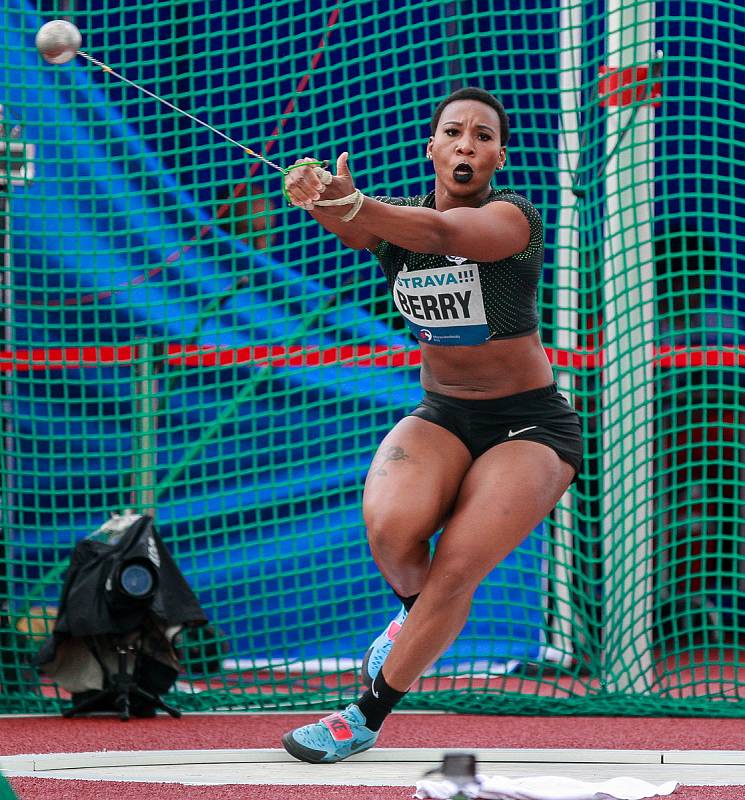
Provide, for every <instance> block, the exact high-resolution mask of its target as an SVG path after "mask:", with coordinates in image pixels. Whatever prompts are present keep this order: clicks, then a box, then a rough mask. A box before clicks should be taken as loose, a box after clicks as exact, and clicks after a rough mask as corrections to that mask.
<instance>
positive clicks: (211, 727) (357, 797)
mask: <svg viewBox="0 0 745 800" xmlns="http://www.w3.org/2000/svg"><path fill="white" fill-rule="evenodd" d="M317 718H318V715H317V714H287V715H285V714H276V715H275V714H267V715H263V714H258V715H252V714H230V715H206V714H189V715H185V716H184V717H182V718H181V719H180V720H174V719H171V718H170V717H167V716H159V717H156V718H155V719H149V720H137V719H133V720H130V721H129V722H127V723H122V722H120V721H119V720H118V719H117V718H115V717H91V718H87V719H71V720H66V719H62V718H61V717H11V718H5V719H2V720H1V721H0V730H2V736H1V737H0V754H3V755H14V754H21V753H56V752H66V753H70V752H87V751H102V750H182V749H183V750H194V749H211V748H215V749H230V748H251V747H278V746H280V745H279V737H280V736H281V734H282V733H284V732H285V731H286V730H289V729H290V728H292V727H295V726H297V725H302V724H305V723H307V722H312V721H315V720H316V719H317ZM743 742H745V720H743V719H665V718H659V719H658V718H635V717H548V718H544V717H495V716H478V715H455V714H452V715H451V714H445V715H439V714H438V715H432V714H394V715H393V716H391V717H390V718H389V719H388V721H387V722H386V725H385V728H384V729H383V733H382V734H381V737H380V740H379V745H380V746H381V747H435V748H440V747H441V748H448V747H473V748H487V747H518V748H519V747H526V748H582V749H598V748H600V749H606V748H609V749H633V750H647V749H660V750H687V749H695V750H701V749H705V750H741V749H743ZM327 768H328V767H319V769H327ZM331 769H333V767H331ZM417 778H418V776H416V775H412V785H411V787H345V786H308V787H303V786H297V787H287V786H238V785H235V786H204V787H197V786H181V785H178V784H158V783H116V784H114V783H109V784H105V783H102V782H94V781H66V780H64V781H63V780H56V779H54V780H53V779H35V778H14V779H12V781H11V783H12V785H13V787H14V788H15V790H16V792H17V793H18V796H19V798H21V800H68V798H69V800H102V798H103V799H104V800H108V798H116V800H135V799H136V800H149V799H150V798H152V800H156V798H157V800H249V798H250V800H404V798H410V797H411V796H412V793H413V788H414V783H415V781H416V780H417ZM104 787H106V788H104ZM744 798H745V786H716V787H697V786H689V787H683V788H682V789H680V790H679V791H678V792H677V793H676V794H675V800H743V799H744Z"/></svg>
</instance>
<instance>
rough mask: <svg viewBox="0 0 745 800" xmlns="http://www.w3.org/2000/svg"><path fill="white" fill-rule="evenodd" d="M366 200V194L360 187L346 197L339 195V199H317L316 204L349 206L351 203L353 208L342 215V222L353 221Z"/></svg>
mask: <svg viewBox="0 0 745 800" xmlns="http://www.w3.org/2000/svg"><path fill="white" fill-rule="evenodd" d="M364 202H365V195H364V194H362V192H361V191H360V190H359V189H355V190H354V191H353V192H352V194H348V195H347V196H346V197H339V198H338V199H337V200H316V201H315V203H314V205H316V206H348V205H350V204H351V206H352V208H351V209H350V210H349V211H348V212H347V213H346V214H345V215H344V216H343V217H341V221H342V222H351V221H352V220H353V219H354V218H355V217H356V216H357V214H358V213H359V210H360V209H361V208H362V204H363V203H364Z"/></svg>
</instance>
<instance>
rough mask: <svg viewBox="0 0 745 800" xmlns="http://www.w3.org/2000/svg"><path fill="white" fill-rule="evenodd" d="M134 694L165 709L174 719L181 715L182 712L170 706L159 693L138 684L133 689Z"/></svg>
mask: <svg viewBox="0 0 745 800" xmlns="http://www.w3.org/2000/svg"><path fill="white" fill-rule="evenodd" d="M132 694H133V695H134V696H135V697H139V698H140V700H147V701H148V702H149V703H152V705H154V706H155V707H156V708H159V709H161V711H165V712H167V713H168V714H170V715H171V716H172V717H173V718H174V719H178V718H179V717H180V716H181V712H180V711H179V710H178V709H177V708H174V707H173V706H169V705H168V704H167V703H164V702H163V701H162V700H161V699H160V697H158V696H157V695H154V694H152V693H151V692H148V691H147V689H142V688H140V687H139V686H136V687H134V688H133V689H132Z"/></svg>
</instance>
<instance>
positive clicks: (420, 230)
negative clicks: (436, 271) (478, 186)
mask: <svg viewBox="0 0 745 800" xmlns="http://www.w3.org/2000/svg"><path fill="white" fill-rule="evenodd" d="M347 158H348V154H347V153H342V155H341V156H339V159H338V160H337V174H336V176H335V177H334V179H333V180H332V182H331V183H330V184H328V185H326V186H324V185H323V184H322V183H321V181H320V179H319V178H318V176H317V175H315V174H314V173H313V170H312V168H310V167H309V168H308V169H307V170H306V169H302V170H293V171H292V172H291V173H290V174H289V175H288V176H287V179H286V184H285V185H286V186H287V189H288V192H289V194H290V197H291V198H292V202H293V203H294V204H295V205H298V206H300V207H301V208H305V209H306V210H307V211H308V212H309V213H311V214H312V215H313V217H314V219H316V220H317V221H318V222H319V223H320V224H321V225H323V226H324V227H325V228H326V230H329V231H331V232H332V233H334V234H336V235H337V236H338V237H339V238H340V239H341V240H342V242H344V244H346V245H348V246H349V247H355V248H358V249H361V248H363V247H367V248H368V249H371V250H372V249H374V247H375V246H377V244H378V242H380V241H381V240H382V239H385V240H386V241H389V242H391V243H392V244H395V245H398V246H399V247H403V248H405V249H406V250H412V251H414V252H417V253H436V254H441V255H448V254H450V255H459V256H463V257H465V258H470V259H473V260H474V261H500V260H501V259H503V258H507V257H508V256H511V255H514V254H515V253H519V252H521V251H522V250H525V248H526V247H527V246H528V244H529V242H530V223H529V222H528V220H527V218H526V217H525V215H524V214H523V213H522V211H520V209H519V208H517V207H516V206H514V205H513V204H512V203H507V202H493V203H489V204H487V205H486V206H483V207H482V208H467V207H461V208H452V209H450V210H448V211H444V212H440V211H436V210H434V209H432V208H421V207H412V206H394V205H390V204H389V203H381V202H379V201H377V200H373V199H372V198H369V197H366V198H364V201H363V202H362V205H361V207H360V209H359V211H358V212H357V214H356V216H355V217H354V219H353V220H351V221H350V222H342V221H341V217H342V216H344V215H345V214H346V213H347V212H348V211H349V209H350V208H351V205H341V206H322V207H321V208H319V207H317V206H314V205H313V204H314V203H315V202H316V201H318V200H321V199H323V200H334V199H340V198H343V197H347V196H349V195H351V194H352V193H353V192H354V191H355V188H354V181H353V179H352V175H351V173H350V172H349V167H348V166H347ZM332 220H333V222H332Z"/></svg>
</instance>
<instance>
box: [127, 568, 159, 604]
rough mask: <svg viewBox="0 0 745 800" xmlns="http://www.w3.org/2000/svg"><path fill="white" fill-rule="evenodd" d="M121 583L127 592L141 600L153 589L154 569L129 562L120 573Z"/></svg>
mask: <svg viewBox="0 0 745 800" xmlns="http://www.w3.org/2000/svg"><path fill="white" fill-rule="evenodd" d="M119 585H120V586H121V589H122V591H123V592H124V593H125V594H127V595H129V596H130V597H132V598H135V599H137V600H141V599H143V598H145V597H147V596H148V595H149V594H150V593H151V592H152V591H153V586H154V585H155V579H154V578H153V573H152V571H151V570H149V569H148V568H147V567H145V566H143V565H142V564H127V566H126V567H124V569H123V570H122V571H121V572H120V573H119Z"/></svg>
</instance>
